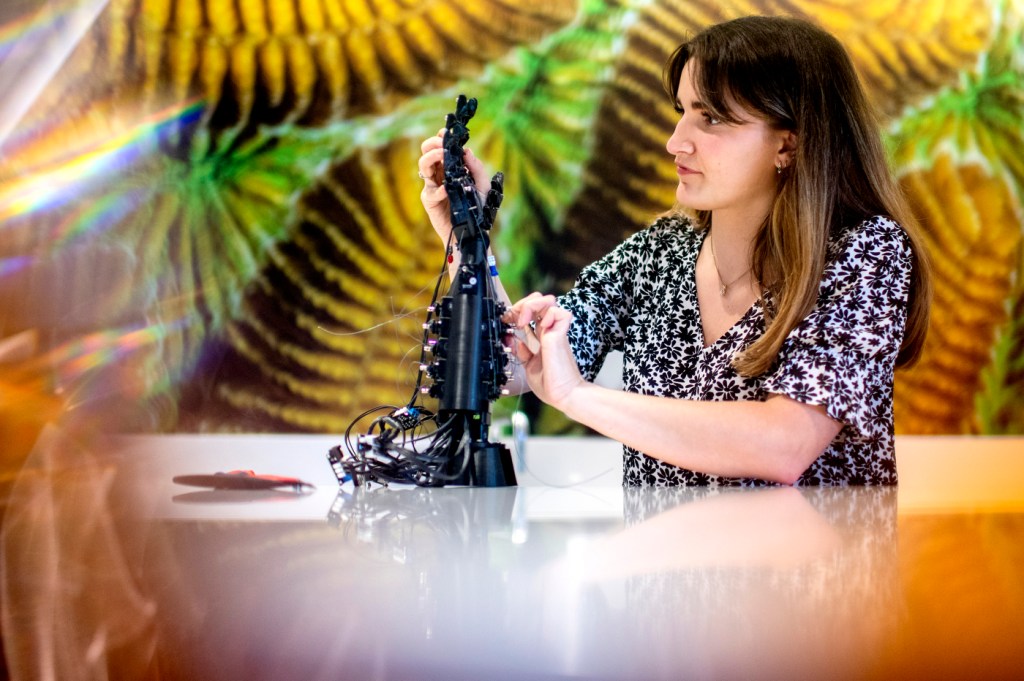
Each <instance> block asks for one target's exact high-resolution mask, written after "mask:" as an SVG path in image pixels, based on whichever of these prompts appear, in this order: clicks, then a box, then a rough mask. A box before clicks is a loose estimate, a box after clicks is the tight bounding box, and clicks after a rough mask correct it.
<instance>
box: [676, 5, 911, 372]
mask: <svg viewBox="0 0 1024 681" xmlns="http://www.w3.org/2000/svg"><path fill="white" fill-rule="evenodd" d="M690 60H693V62H694V66H695V68H694V71H693V74H694V87H695V89H696V90H697V92H699V93H700V95H701V102H702V104H703V106H704V107H705V109H706V110H707V111H708V112H709V113H710V114H711V115H713V116H715V117H717V118H719V119H720V120H722V121H724V122H727V123H737V122H738V118H737V117H736V115H735V113H733V112H732V111H730V105H729V103H730V102H735V103H736V104H737V105H739V106H740V107H742V108H743V109H744V110H746V111H748V112H750V113H751V114H753V115H756V116H759V117H760V118H762V119H763V120H764V121H765V122H767V123H768V124H769V125H770V126H772V127H773V128H775V129H778V130H789V131H792V132H793V133H794V134H795V135H796V153H795V154H794V158H793V162H792V163H791V164H790V165H789V166H788V167H787V168H785V169H784V170H783V173H782V177H780V181H779V189H778V193H777V194H776V197H775V202H774V205H773V207H772V210H771V212H770V213H769V215H768V217H767V218H766V220H765V222H764V224H763V225H762V226H761V229H760V230H759V231H758V233H757V236H756V237H755V241H754V249H753V263H752V265H753V272H754V276H755V277H757V280H758V281H759V282H761V284H762V287H763V288H764V289H766V290H768V291H769V292H770V293H771V297H772V302H773V304H772V305H771V306H769V305H767V304H765V301H764V300H763V299H762V305H763V307H764V308H765V322H766V327H765V332H764V335H762V336H761V338H759V339H758V340H757V341H756V342H755V343H754V344H752V345H751V346H750V347H749V348H748V349H747V350H746V352H744V353H743V354H741V355H739V356H737V357H736V359H735V360H734V366H735V367H736V369H737V370H738V371H740V372H741V373H743V374H746V375H750V376H756V375H758V374H761V373H763V372H765V371H766V370H768V368H769V367H770V366H771V365H772V363H773V362H774V361H775V359H776V357H777V356H778V354H779V349H780V348H781V347H782V343H783V341H784V340H785V339H786V336H788V335H789V333H790V332H791V331H792V330H793V328H794V327H796V325H797V324H799V322H800V321H801V320H802V319H803V318H804V317H805V316H806V315H807V314H808V313H809V312H810V311H811V309H812V308H813V307H814V305H815V303H816V301H817V298H818V288H819V285H820V283H821V277H822V274H823V272H824V269H825V258H826V248H827V244H828V238H829V235H830V233H831V232H832V231H834V230H838V229H840V228H842V227H843V226H846V225H849V224H851V223H853V222H854V221H860V220H864V219H867V218H869V217H871V216H874V215H885V216H888V217H890V218H892V219H893V220H894V221H895V222H897V223H898V224H900V225H901V226H902V227H903V229H904V230H905V231H906V233H907V235H908V237H909V240H910V244H911V249H912V251H913V256H914V267H913V274H912V280H911V286H910V300H909V301H908V309H907V324H906V327H905V331H904V336H903V344H902V346H901V347H900V352H899V355H898V356H897V360H896V363H897V366H906V365H909V364H912V363H913V362H914V361H916V360H917V358H918V356H919V355H920V354H921V347H922V345H923V344H924V338H925V334H926V331H927V327H928V309H929V303H930V297H931V285H930V278H929V268H928V263H927V258H926V255H925V250H924V244H923V242H922V239H921V236H920V233H919V228H918V226H917V222H916V221H915V220H914V218H913V216H912V215H911V213H910V210H909V208H908V207H907V205H906V201H905V199H904V198H903V195H902V192H901V191H900V189H899V186H898V185H897V183H896V181H895V179H894V178H893V175H892V172H891V170H890V168H889V165H888V161H887V158H886V155H885V150H884V147H883V145H882V141H881V136H880V133H879V127H878V124H877V121H876V118H875V116H874V113H873V112H872V110H871V107H870V105H869V103H868V100H867V97H866V96H865V94H864V90H863V88H862V87H861V84H860V81H859V80H858V78H857V74H856V71H855V70H854V67H853V63H852V62H851V61H850V58H849V56H848V55H847V53H846V50H845V49H843V46H842V45H841V44H840V43H839V41H838V40H836V39H835V38H834V37H832V36H831V35H830V34H828V33H827V32H825V31H823V30H822V29H820V28H818V27H816V26H814V25H813V24H810V23H808V22H805V21H802V20H798V19H790V18H782V17H757V16H754V17H744V18H740V19H735V20H732V21H728V22H725V23H722V24H717V25H715V26H711V27H710V28H707V29H705V30H704V31H702V32H701V33H699V34H697V35H696V36H694V37H693V38H692V39H690V40H688V41H687V42H685V43H683V44H682V45H680V46H679V47H678V48H677V49H676V51H675V52H674V53H673V54H672V56H671V58H670V59H669V61H668V63H667V64H666V66H665V71H664V82H665V88H666V90H667V91H668V93H669V96H670V97H671V99H672V101H673V102H674V101H675V98H676V91H677V89H678V86H679V80H680V78H681V76H682V72H683V67H684V66H685V65H686V63H687V62H689V61H690ZM693 214H694V217H695V219H696V224H697V227H698V228H701V229H706V228H707V227H709V226H710V224H711V214H710V212H708V211H693Z"/></svg>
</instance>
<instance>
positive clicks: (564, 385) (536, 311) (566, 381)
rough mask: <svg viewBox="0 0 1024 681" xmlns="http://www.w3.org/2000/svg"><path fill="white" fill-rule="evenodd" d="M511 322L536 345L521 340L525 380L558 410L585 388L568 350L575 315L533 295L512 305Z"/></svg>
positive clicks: (519, 347) (549, 298) (519, 354)
mask: <svg viewBox="0 0 1024 681" xmlns="http://www.w3.org/2000/svg"><path fill="white" fill-rule="evenodd" d="M511 316H512V323H513V324H514V325H515V326H516V328H518V329H519V330H520V331H521V333H522V334H523V335H524V336H526V337H529V336H530V335H531V334H533V335H534V336H535V337H536V339H537V341H538V342H537V343H533V344H532V347H533V349H531V347H530V345H531V344H530V343H528V342H526V341H519V342H518V343H517V344H516V356H517V357H518V358H519V361H520V362H522V363H523V365H524V367H525V369H526V381H527V383H528V384H529V386H530V390H532V391H533V393H534V394H535V395H537V397H539V398H540V399H541V400H542V401H544V402H546V403H547V404H550V405H551V406H553V407H555V408H556V409H562V405H563V404H565V402H566V401H567V400H568V399H569V397H570V395H571V394H572V393H573V391H574V390H576V389H577V388H579V387H582V386H584V385H586V381H584V380H583V377H582V376H581V375H580V371H579V367H577V365H576V358H575V357H574V356H573V354H572V348H570V347H569V338H568V334H569V326H570V325H571V324H572V313H571V312H569V311H568V310H565V309H563V308H560V307H558V305H557V303H556V301H555V298H554V297H553V296H542V295H540V294H539V293H532V294H530V295H529V296H527V297H526V298H523V299H522V300H520V301H519V302H518V303H516V304H515V305H513V306H512V310H511Z"/></svg>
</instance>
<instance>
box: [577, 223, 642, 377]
mask: <svg viewBox="0 0 1024 681" xmlns="http://www.w3.org/2000/svg"><path fill="white" fill-rule="evenodd" d="M644 241H645V238H644V233H643V232H640V233H637V234H635V235H633V236H632V237H630V238H629V239H627V240H626V241H624V242H622V243H621V244H619V245H618V246H617V247H616V248H615V249H614V250H613V251H612V252H610V253H608V254H607V255H606V256H604V257H603V258H601V259H600V260H598V261H596V262H594V263H591V264H590V265H587V266H586V267H585V268H583V270H582V271H581V272H580V275H579V277H578V278H577V279H576V283H575V285H574V286H573V288H572V289H570V290H569V291H568V292H567V293H566V294H565V295H563V296H561V297H560V298H559V299H558V304H559V306H560V307H563V308H565V309H567V310H569V311H570V312H572V315H573V322H572V326H571V327H570V328H569V345H570V346H571V347H572V350H573V354H574V355H575V356H576V363H577V365H578V366H579V369H580V374H582V376H583V378H584V379H585V380H587V381H592V380H594V378H595V377H596V376H597V374H598V372H599V371H600V370H601V367H602V365H603V364H604V360H605V357H607V355H608V353H609V352H611V351H612V350H619V349H621V348H622V344H623V335H624V334H623V329H624V328H625V326H626V324H627V316H628V311H629V308H630V306H631V301H632V297H633V296H632V293H633V292H632V286H631V281H632V278H631V276H630V274H629V273H630V272H631V271H633V270H634V268H635V266H636V258H637V255H638V253H640V252H641V251H642V250H643V249H644Z"/></svg>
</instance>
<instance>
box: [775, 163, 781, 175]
mask: <svg viewBox="0 0 1024 681" xmlns="http://www.w3.org/2000/svg"><path fill="white" fill-rule="evenodd" d="M775 174H776V175H781V174H782V164H781V163H776V164H775Z"/></svg>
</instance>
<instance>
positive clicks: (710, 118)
mask: <svg viewBox="0 0 1024 681" xmlns="http://www.w3.org/2000/svg"><path fill="white" fill-rule="evenodd" d="M704 121H705V122H706V123H707V124H708V125H718V124H719V123H721V122H722V121H721V119H719V118H717V117H716V116H712V115H711V114H704Z"/></svg>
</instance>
